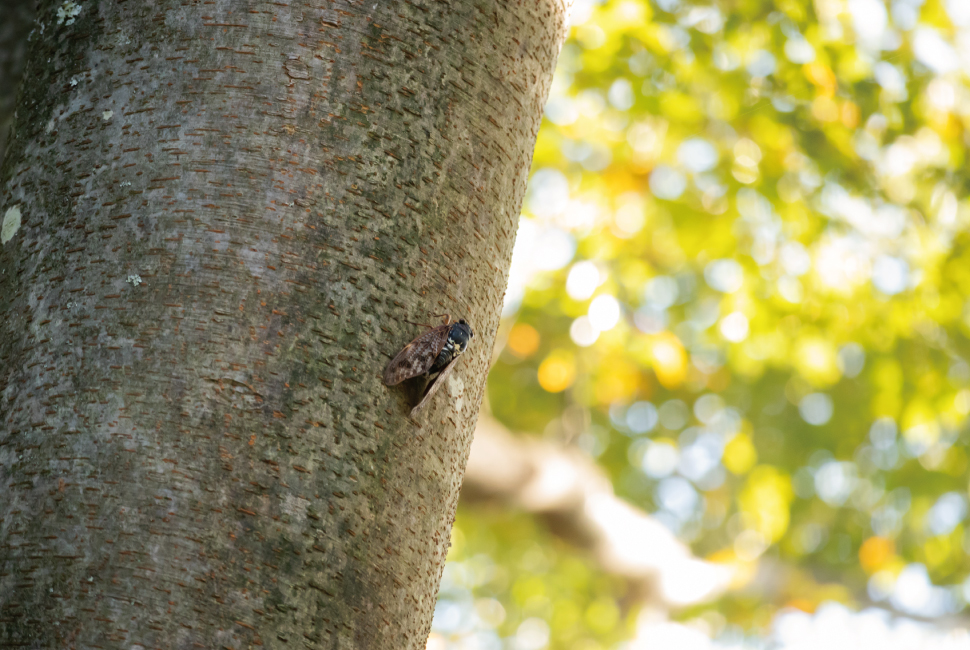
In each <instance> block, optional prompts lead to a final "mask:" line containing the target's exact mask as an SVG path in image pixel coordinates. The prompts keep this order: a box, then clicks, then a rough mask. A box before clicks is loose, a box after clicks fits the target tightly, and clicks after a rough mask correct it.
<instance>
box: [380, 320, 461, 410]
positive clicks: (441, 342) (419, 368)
mask: <svg viewBox="0 0 970 650" xmlns="http://www.w3.org/2000/svg"><path fill="white" fill-rule="evenodd" d="M474 336H475V332H473V331H472V328H471V325H469V324H468V323H467V322H466V321H465V319H463V318H462V319H459V320H458V322H456V323H445V324H444V325H439V326H438V327H433V328H431V330H430V331H428V332H425V333H424V334H422V335H421V336H419V337H417V338H416V339H414V340H413V341H411V342H410V343H408V344H407V345H406V346H404V349H402V350H401V351H400V352H398V353H397V355H396V356H395V357H394V358H393V359H391V362H390V363H388V364H387V367H386V368H385V369H384V383H385V384H387V385H388V386H394V385H396V384H399V383H401V382H402V381H404V380H405V379H410V378H412V377H418V376H420V375H425V376H427V377H429V378H431V382H430V383H429V384H428V386H427V388H426V389H425V392H424V395H423V397H422V399H421V401H420V402H419V403H418V405H417V406H415V407H414V409H413V410H412V411H411V413H412V415H413V414H414V413H416V412H417V411H418V410H420V409H421V408H422V407H423V406H424V405H425V404H426V403H427V402H428V400H429V399H430V397H431V396H432V395H433V394H434V393H435V392H436V391H437V389H438V387H439V386H440V384H442V383H443V379H445V378H447V376H448V375H449V374H450V373H451V370H452V369H453V368H454V365H455V361H457V359H458V357H459V355H461V353H462V352H464V351H465V350H466V349H467V348H468V344H469V343H470V342H471V340H472V337H474Z"/></svg>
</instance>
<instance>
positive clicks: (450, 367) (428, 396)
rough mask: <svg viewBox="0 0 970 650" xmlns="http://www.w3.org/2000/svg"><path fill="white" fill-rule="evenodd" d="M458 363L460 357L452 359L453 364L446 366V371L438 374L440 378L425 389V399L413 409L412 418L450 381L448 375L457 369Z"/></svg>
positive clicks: (436, 378) (435, 379)
mask: <svg viewBox="0 0 970 650" xmlns="http://www.w3.org/2000/svg"><path fill="white" fill-rule="evenodd" d="M457 361H458V357H455V358H454V359H452V360H451V363H449V364H448V365H447V366H445V367H444V369H443V370H442V371H441V372H439V373H438V376H437V377H435V378H434V379H433V380H432V381H431V383H430V384H429V385H428V387H427V388H426V389H425V392H424V397H422V398H421V401H420V402H418V405H417V406H415V407H414V408H413V409H411V417H414V416H415V414H416V413H417V412H418V411H420V410H421V409H423V408H424V407H425V405H426V404H427V403H428V402H430V401H431V397H432V396H433V395H434V394H435V393H436V392H437V391H438V389H439V388H441V386H442V384H444V383H445V380H446V379H448V375H450V374H451V371H452V370H454V369H455V365H456V363H457Z"/></svg>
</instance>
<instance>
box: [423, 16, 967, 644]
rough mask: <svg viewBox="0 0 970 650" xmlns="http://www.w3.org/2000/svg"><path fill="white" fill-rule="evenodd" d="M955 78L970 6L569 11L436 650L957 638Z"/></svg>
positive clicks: (962, 91)
mask: <svg viewBox="0 0 970 650" xmlns="http://www.w3.org/2000/svg"><path fill="white" fill-rule="evenodd" d="M968 81H970V0H891V1H889V0H887V1H885V2H884V0H815V1H814V3H812V2H809V1H808V0H772V1H767V0H764V1H762V0H721V1H719V2H713V3H707V4H700V3H697V4H692V3H688V2H687V1H686V0H651V1H649V2H647V1H644V0H619V1H613V0H611V1H609V2H596V1H591V0H585V1H583V0H579V1H577V3H576V5H575V7H574V9H573V13H572V28H571V31H570V36H569V40H568V42H567V43H566V45H565V46H564V48H563V50H562V53H561V55H560V59H559V65H558V68H557V70H556V76H555V81H554V84H553V88H552V92H551V95H550V98H549V102H548V104H547V105H546V109H545V121H544V123H543V127H542V130H541V132H540V134H539V139H538V144H537V148H536V153H535V160H534V166H533V172H532V179H531V183H530V186H529V191H528V194H527V196H526V200H525V204H524V206H523V212H522V220H521V224H520V228H519V233H518V239H517V242H516V248H515V254H514V259H513V263H512V271H511V277H510V280H509V289H508V292H507V294H506V299H505V309H504V314H503V315H504V320H503V326H502V328H501V331H500V334H499V342H498V345H497V348H496V350H495V356H494V364H493V367H492V371H491V374H490V376H489V390H488V399H487V402H486V404H485V406H484V408H483V413H482V418H481V419H482V424H481V426H480V430H479V432H478V434H476V443H475V447H474V448H473V451H472V458H471V460H470V464H469V476H468V479H467V481H466V486H465V492H463V496H462V505H461V507H460V509H459V514H458V519H457V521H456V523H455V528H454V534H453V540H452V543H453V546H452V549H451V554H450V555H449V563H448V565H447V567H446V570H445V574H444V579H443V582H442V586H441V593H440V595H439V601H438V606H437V609H436V613H435V619H434V624H433V629H432V634H431V637H430V639H429V642H428V648H429V650H446V649H447V650H451V649H462V650H542V649H544V648H550V649H566V648H568V649H574V648H575V649H578V650H646V649H648V648H650V649H653V648H658V649H666V648H673V649H678V650H680V649H683V650H694V649H708V648H737V649H741V648H784V649H796V648H799V649H800V648H805V649H808V648H813V649H814V648H826V649H827V650H836V649H840V648H879V649H880V650H895V649H902V648H913V649H915V648H921V649H923V648H925V649H938V648H939V649H942V648H946V649H957V648H960V649H970V636H968V633H967V632H966V628H967V627H970V608H968V602H970V580H968V575H970V561H968V551H970V528H968V522H967V514H968V449H967V447H968V442H970V427H968V414H970V365H968V363H967V362H966V361H965V358H966V357H967V356H968V353H970V338H968V335H970V308H968V307H967V300H966V298H967V295H968V294H970V237H968V234H967V233H968V225H970V202H968V192H970V176H968V174H967V173H965V171H964V170H965V169H966V165H967V160H966V158H967V156H966V152H967V146H968V144H970V132H968V127H970V83H968ZM510 432H511V433H510Z"/></svg>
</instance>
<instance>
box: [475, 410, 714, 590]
mask: <svg viewBox="0 0 970 650" xmlns="http://www.w3.org/2000/svg"><path fill="white" fill-rule="evenodd" d="M461 499H462V500H464V501H465V502H466V503H467V502H476V501H485V500H493V501H499V502H502V503H505V504H509V505H514V506H515V507H518V508H522V509H523V510H525V511H526V512H529V513H532V514H534V515H535V516H536V517H538V518H539V519H540V520H542V521H543V522H544V523H545V524H546V525H547V526H548V527H549V529H550V530H551V531H552V532H553V533H554V534H556V535H558V536H559V537H561V538H562V539H564V540H566V541H567V542H569V543H570V544H573V545H574V546H576V547H578V548H581V549H584V550H586V551H588V552H589V553H590V554H591V555H592V556H593V558H595V560H596V562H597V563H598V564H599V565H600V567H601V568H602V569H603V570H604V571H606V572H608V573H611V574H614V575H618V576H622V577H624V578H626V579H627V580H628V581H629V582H630V584H631V587H632V592H633V593H634V594H635V596H636V597H637V598H638V599H640V600H641V601H642V602H643V603H644V604H646V605H648V606H652V607H656V608H659V609H673V608H677V607H684V606H688V605H694V604H697V603H701V602H707V601H710V600H713V599H714V598H717V597H718V596H719V595H721V594H722V593H723V592H724V591H725V590H726V588H727V586H728V583H729V581H730V579H731V575H732V570H731V569H730V568H728V567H726V566H721V565H718V564H714V563H711V562H706V561H704V560H700V559H698V558H696V557H694V556H693V555H692V554H691V552H690V549H689V548H687V546H686V545H684V544H683V543H682V542H680V541H679V540H677V538H676V537H675V536H674V535H673V533H671V532H670V530H668V529H667V528H666V527H665V526H663V525H662V524H661V523H660V522H658V521H656V520H655V519H653V518H652V517H650V516H649V515H648V514H646V513H645V512H643V511H642V510H640V509H639V508H636V507H635V506H632V505H630V504H629V503H627V502H626V501H624V500H623V499H620V498H619V497H617V496H616V495H615V494H613V489H612V484H611V483H610V480H609V479H608V478H607V476H606V475H605V474H604V473H603V471H602V470H601V469H600V468H598V467H597V466H596V464H595V463H594V462H593V461H592V460H590V459H589V458H588V457H587V456H585V455H584V454H583V453H582V452H580V451H579V450H577V449H571V448H568V447H563V446H561V445H557V444H554V443H551V442H548V441H544V440H538V439H535V438H529V437H525V436H521V437H517V436H513V435H512V434H511V433H510V432H509V431H508V430H506V429H505V428H504V427H503V426H502V425H501V424H500V423H499V422H497V421H496V420H494V419H493V418H490V417H487V416H483V417H481V418H480V419H479V422H478V427H477V429H476V430H475V440H474V442H473V443H472V448H471V454H470V456H469V459H468V466H467V469H466V471H465V482H464V484H463V486H462V491H461Z"/></svg>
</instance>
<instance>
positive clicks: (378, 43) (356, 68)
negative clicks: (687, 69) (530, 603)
mask: <svg viewBox="0 0 970 650" xmlns="http://www.w3.org/2000/svg"><path fill="white" fill-rule="evenodd" d="M564 13H565V11H564V8H563V6H562V5H561V4H560V0H522V1H521V2H508V3H485V2H482V1H479V2H475V1H473V0H467V1H462V2H455V1H449V2H445V1H443V0H413V1H405V2H389V1H388V2H385V1H380V2H377V1H368V2H353V1H350V0H338V1H334V2H328V1H324V0H312V1H311V0H307V1H303V2H300V1H296V0H288V1H280V2H257V1H248V2H244V1H241V0H209V1H206V2H193V1H190V0H184V1H182V0H155V1H154V2H150V1H148V0H144V1H141V2H135V1H134V0H128V1H124V0H101V1H100V2H95V1H90V2H84V1H83V0H82V1H81V2H78V3H77V4H75V3H72V2H62V1H61V0H56V1H55V0H47V1H45V2H42V3H41V6H40V7H39V9H38V14H37V25H36V30H35V31H34V33H33V35H32V37H31V42H30V51H29V55H28V68H27V71H26V75H25V79H26V81H25V83H24V87H23V90H22V92H21V94H20V99H19V103H18V116H19V117H18V121H17V123H16V124H15V126H14V130H13V134H12V138H11V140H10V143H9V149H8V152H7V157H6V161H5V163H4V166H3V168H2V171H0V181H2V185H0V191H2V194H0V219H2V220H3V230H2V233H3V236H2V241H3V243H2V245H0V494H2V499H0V646H3V647H7V646H11V647H28V648H44V649H48V648H55V647H57V648H60V647H76V648H89V647H101V648H222V647H226V648H245V647H252V646H264V647H266V646H269V647H274V648H284V647H289V648H292V647H314V648H340V649H350V648H359V649H365V648H366V649H368V650H370V649H374V648H395V649H398V648H423V647H424V645H425V641H426V638H427V634H428V630H429V627H430V622H431V616H432V611H433V608H434V603H435V594H436V590H437V586H438V582H439V578H440V573H441V569H442V566H443V564H444V557H445V554H446V552H447V548H448V542H449V531H450V526H451V522H452V518H453V515H454V509H455V503H456V500H457V496H458V488H459V486H460V483H461V474H462V470H463V467H464V464H465V460H466V458H467V454H468V448H469V444H470V441H471V435H472V431H473V429H474V426H475V420H476V417H477V413H478V408H479V404H480V400H481V397H482V390H483V387H484V380H485V375H486V372H487V369H488V368H487V360H488V358H489V352H490V349H491V346H492V340H493V336H494V332H495V328H496V325H497V320H498V315H499V310H500V305H501V300H502V295H503V291H504V288H505V283H506V275H507V269H508V263H509V258H510V255H511V249H512V244H513V239H514V236H515V231H516V222H517V218H518V208H519V205H520V202H521V198H522V194H523V191H524V189H525V184H526V176H527V172H528V168H529V163H530V159H531V152H532V147H533V144H534V140H535V135H536V132H537V129H538V125H539V120H540V115H541V110H542V105H543V102H544V100H545V97H546V93H547V88H548V84H549V81H550V78H551V74H552V70H553V67H554V65H555V59H556V56H557V53H558V48H559V44H560V40H561V38H562V36H563V31H564ZM443 312H448V313H450V314H452V315H453V316H455V317H457V316H462V317H465V318H467V319H468V320H469V321H470V322H471V323H472V325H473V326H474V327H475V330H476V333H477V336H476V338H475V340H474V342H473V344H472V346H471V349H470V350H469V352H468V353H466V355H465V356H464V357H463V359H462V360H461V361H460V362H459V367H458V368H457V370H456V371H455V373H453V375H452V377H451V379H450V381H449V382H448V385H447V386H446V387H445V388H444V389H443V390H441V391H440V392H439V393H438V395H437V396H436V397H435V399H434V401H433V403H432V404H431V406H430V407H429V408H427V409H426V410H425V412H423V413H422V415H421V416H420V417H419V418H418V419H417V421H413V420H410V419H409V418H408V417H407V412H408V408H409V404H408V403H407V396H406V394H405V391H402V390H399V389H387V388H386V387H384V386H383V385H382V383H381V380H380V377H381V371H382V370H383V367H384V365H385V363H386V362H387V360H388V359H389V358H390V357H391V356H392V355H393V354H394V353H395V352H396V351H397V350H398V349H399V348H400V347H401V346H403V345H404V344H405V343H407V342H408V341H409V340H410V339H411V338H412V337H413V336H414V335H416V334H418V333H420V331H421V328H420V327H416V326H414V325H411V324H408V323H406V322H404V321H403V319H405V318H407V319H410V320H415V321H423V322H428V321H429V319H430V316H429V314H431V313H443Z"/></svg>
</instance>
